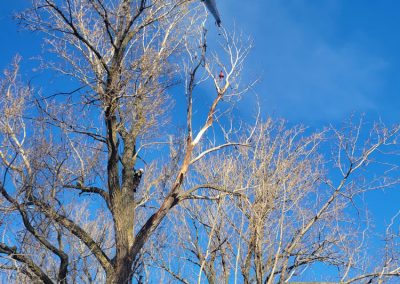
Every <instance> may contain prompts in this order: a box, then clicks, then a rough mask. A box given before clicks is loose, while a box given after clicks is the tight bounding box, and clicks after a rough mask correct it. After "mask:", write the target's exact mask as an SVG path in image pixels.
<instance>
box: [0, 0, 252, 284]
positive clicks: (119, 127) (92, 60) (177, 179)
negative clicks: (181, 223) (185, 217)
mask: <svg viewBox="0 0 400 284" xmlns="http://www.w3.org/2000/svg"><path fill="white" fill-rule="evenodd" d="M189 4H190V3H189V1H186V0H168V1H165V0H163V1H161V0H160V1H157V0H156V1H145V0H141V1H127V0H121V1H99V0H67V1H53V0H37V1H36V0H35V1H33V7H32V9H30V10H28V11H26V12H24V13H22V14H21V15H20V20H21V23H22V24H23V25H24V26H25V27H26V28H27V29H30V30H33V31H41V32H43V33H44V34H45V37H46V46H47V47H48V50H50V51H51V52H53V53H54V54H55V55H56V56H57V59H55V60H44V61H43V65H44V67H46V68H51V69H52V70H56V71H58V72H60V73H61V74H63V75H67V76H70V77H72V78H73V79H74V81H73V83H72V85H73V86H76V88H75V89H74V90H73V91H70V92H62V93H59V94H55V95H39V94H37V93H35V92H34V91H33V90H31V89H29V88H25V87H23V86H21V85H19V83H18V78H17V77H18V75H17V74H18V72H17V69H18V64H17V63H16V64H15V66H14V69H13V70H12V71H10V73H7V74H6V78H5V79H4V80H3V82H2V103H1V108H2V112H3V113H4V117H3V119H2V121H1V127H0V130H1V134H0V135H1V138H2V141H3V143H2V145H1V148H0V154H1V159H2V174H3V181H2V183H1V187H0V189H1V193H2V195H3V198H4V202H5V205H4V209H3V213H4V214H3V215H4V219H5V221H4V222H3V226H4V230H5V231H4V232H5V236H6V239H4V241H3V242H2V243H1V253H2V255H3V256H4V258H3V259H4V266H3V267H4V269H8V268H9V269H10V271H16V272H17V273H16V274H15V273H12V274H11V276H10V277H17V278H16V279H18V280H17V281H31V280H34V281H41V282H45V283H53V282H61V283H66V282H69V281H72V282H80V281H83V282H89V283H90V282H99V281H100V282H102V281H105V282H107V283H128V282H131V281H132V279H133V277H137V279H138V281H139V282H142V281H143V276H142V275H140V273H141V271H143V269H144V268H143V265H144V264H143V263H144V262H143V261H144V260H143V259H142V257H143V256H144V255H145V252H146V250H145V248H144V246H145V244H146V243H148V241H149V239H150V237H151V236H152V235H153V234H154V232H155V230H156V229H157V227H158V226H159V225H160V223H161V222H162V220H163V219H164V218H165V216H166V215H167V214H168V213H169V212H170V211H171V209H172V208H173V207H174V206H176V205H177V204H178V203H180V202H181V200H183V199H185V198H186V193H185V192H184V191H183V188H182V184H183V183H184V181H185V178H186V176H187V175H188V172H189V170H190V166H191V164H193V163H195V162H197V161H199V160H201V159H202V158H203V157H204V156H206V155H207V154H209V153H212V152H214V151H216V150H218V149H219V148H223V147H228V146H230V145H232V143H228V142H227V143H223V144H222V145H220V146H217V147H214V148H208V149H202V150H201V151H200V150H199V144H200V141H201V140H202V138H203V137H204V136H205V134H206V132H207V131H208V130H209V128H211V127H212V125H213V122H214V118H215V116H218V115H220V114H218V105H219V104H220V102H221V101H222V99H223V98H224V97H226V99H229V97H233V96H238V95H240V94H239V93H236V92H235V89H236V87H235V86H233V85H232V83H233V82H235V80H236V79H237V78H238V74H239V72H240V70H241V68H242V64H243V61H244V57H245V56H246V54H247V52H248V50H249V48H250V47H241V46H239V45H238V41H235V40H233V41H232V42H230V45H228V46H224V47H223V48H224V49H225V51H226V52H227V55H228V57H227V61H226V62H222V61H219V60H218V58H219V57H216V55H214V56H212V57H210V58H214V59H215V60H216V61H211V59H210V60H209V59H208V58H209V55H208V54H209V52H208V51H207V43H206V30H205V29H204V28H203V21H204V16H203V15H204V13H203V12H202V11H204V8H203V6H202V5H201V4H200V3H197V5H193V4H192V5H191V6H189ZM200 9H202V10H200ZM224 38H226V39H228V35H227V34H225V37H224ZM184 54H186V55H184ZM179 58H186V59H184V60H183V62H182V60H181V59H179ZM210 61H211V62H210ZM186 63H187V64H186ZM182 64H183V65H182ZM214 65H215V66H214ZM182 66H183V67H182ZM216 66H218V67H216ZM215 68H218V69H221V70H223V71H221V72H225V76H224V78H221V77H218V76H217V74H216V73H215V72H216V69H215ZM181 70H184V71H185V72H186V74H187V78H188V79H187V82H186V84H185V86H186V87H185V88H186V91H185V93H186V107H185V108H186V109H187V112H186V129H185V131H184V133H183V134H182V135H181V134H179V133H177V132H176V129H171V127H169V128H168V129H165V127H166V126H168V124H167V122H168V119H169V111H170V109H171V108H170V107H171V105H172V98H171V96H170V95H169V94H168V90H169V88H170V87H171V86H173V85H175V84H176V82H178V81H179V78H180V76H182V75H183V76H185V73H183V72H182V71H181ZM201 72H202V73H203V74H200V73H201ZM218 72H219V70H218ZM199 78H202V79H199ZM199 80H207V81H210V82H211V83H212V84H213V85H214V90H213V91H211V92H212V93H214V94H215V95H212V96H211V98H212V97H214V98H212V99H211V104H210V105H209V106H208V111H207V113H206V117H205V120H204V122H203V123H202V124H201V125H200V127H198V125H196V127H194V126H193V120H194V117H193V116H194V115H193V104H194V102H193V96H194V90H195V87H196V85H197V83H198V81H199ZM231 85H232V88H231ZM183 98H184V97H183ZM196 109H197V108H196ZM168 131H170V132H168ZM176 134H179V135H178V136H176V137H175V138H174V136H175V135H176ZM167 137H170V139H169V140H168V139H165V138H167ZM168 145H170V147H169V149H170V151H171V152H170V158H171V159H169V158H168V154H167V155H164V154H159V152H160V151H161V152H165V153H168ZM176 145H179V146H178V148H179V149H175V147H176ZM156 155H159V156H156ZM143 168H144V169H143ZM11 216H18V218H17V220H14V219H12V220H11ZM28 279H30V280H28Z"/></svg>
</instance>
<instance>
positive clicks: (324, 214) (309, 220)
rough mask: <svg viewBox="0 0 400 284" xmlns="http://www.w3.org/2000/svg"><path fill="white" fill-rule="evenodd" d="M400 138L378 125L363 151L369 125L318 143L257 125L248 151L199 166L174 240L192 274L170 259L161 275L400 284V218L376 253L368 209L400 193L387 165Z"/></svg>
mask: <svg viewBox="0 0 400 284" xmlns="http://www.w3.org/2000/svg"><path fill="white" fill-rule="evenodd" d="M399 130H400V128H399V127H394V128H392V129H387V128H385V127H384V126H383V125H379V124H377V125H374V127H373V128H372V130H371V133H370V136H369V137H368V138H366V140H362V141H360V140H361V139H360V133H361V132H362V130H361V124H360V125H351V126H348V127H347V128H345V129H342V130H340V131H339V130H335V129H333V128H332V129H326V130H324V131H322V132H317V133H315V134H311V135H310V134H305V131H306V129H305V128H304V127H292V128H287V127H286V126H285V125H284V123H282V122H273V121H272V120H269V121H267V122H266V123H260V124H258V126H256V127H253V128H251V129H250V131H249V133H248V134H247V135H244V137H243V138H241V139H240V138H239V139H238V141H241V142H242V143H243V144H245V145H247V147H240V148H239V149H238V151H237V152H232V151H231V150H229V149H228V150H227V151H220V152H219V153H218V154H216V155H212V156H209V157H208V158H207V159H204V160H202V161H201V162H199V163H198V164H197V165H196V169H195V171H196V178H195V183H193V184H188V185H187V186H188V189H187V192H196V193H197V194H192V195H190V196H188V200H187V201H185V202H184V203H183V204H182V206H181V207H180V208H179V209H177V214H176V217H175V219H174V221H173V222H172V223H171V227H174V226H175V228H176V231H175V233H174V234H171V236H172V237H171V238H173V239H174V240H175V239H176V237H175V236H176V235H178V236H179V242H178V243H177V242H176V241H171V242H170V245H171V251H172V248H173V253H175V254H176V255H175V258H174V261H177V260H176V259H178V257H179V256H180V258H181V262H182V263H181V265H180V266H181V267H185V269H186V270H185V271H181V270H178V269H177V267H179V266H176V265H172V264H171V262H170V258H169V256H170V253H168V254H167V255H166V256H165V258H164V259H161V260H160V259H158V260H155V261H154V262H155V263H157V264H156V266H157V267H159V268H161V269H164V270H166V271H167V272H168V273H170V274H171V277H173V278H175V279H177V280H179V281H180V282H182V283H195V282H198V283H201V277H202V275H201V274H203V276H204V277H206V278H207V280H208V281H207V282H208V283H233V282H234V283H277V282H279V283H285V282H287V281H289V280H290V279H292V278H293V277H295V276H298V275H301V274H302V272H303V271H305V270H306V269H307V268H308V269H312V268H313V265H314V264H320V265H321V264H324V265H326V267H328V266H332V267H335V268H337V274H336V275H330V276H331V278H330V280H334V281H339V280H340V282H343V283H353V282H358V283H367V282H368V283H373V282H374V281H378V282H383V281H385V282H386V281H388V280H390V279H393V277H399V276H400V263H399V259H398V245H397V244H396V241H398V235H397V233H398V232H397V231H396V230H394V231H393V226H394V224H396V220H397V218H398V216H397V215H398V214H397V215H396V216H394V217H393V219H392V220H391V223H390V224H389V226H388V228H387V232H386V234H385V236H380V239H381V240H382V241H384V243H385V245H384V246H382V247H381V248H382V251H381V252H378V251H377V249H376V248H375V249H374V253H371V252H370V250H372V248H370V247H369V245H371V243H369V242H368V237H369V236H372V235H373V234H374V230H373V229H372V228H370V223H371V222H372V220H371V218H370V217H369V216H368V214H367V213H364V212H365V208H363V207H362V203H361V202H360V197H362V196H363V195H364V194H367V193H368V192H369V191H373V190H379V189H382V188H387V187H391V186H393V185H397V184H398V182H399V179H398V166H397V165H396V164H391V163H388V160H390V158H389V157H388V156H386V155H389V156H390V155H392V154H395V153H396V152H397V151H398V150H396V138H397V137H398V133H399ZM328 146H331V150H332V151H331V152H330V151H327V150H326V149H329V148H328ZM327 153H328V154H327ZM330 153H332V154H333V156H331V154H330ZM332 157H333V158H332ZM385 161H386V162H385ZM382 162H383V163H384V166H383V165H382V164H380V163H382ZM374 164H375V165H377V164H380V165H379V166H378V167H375V166H374ZM382 166H383V168H382ZM369 168H372V170H369ZM379 173H381V175H380V174H379ZM370 175H371V176H370ZM199 200H202V202H199ZM357 216H358V217H357ZM396 232H397V233H396ZM177 245H178V248H177ZM174 268H175V269H174ZM326 277H328V275H327V276H326Z"/></svg>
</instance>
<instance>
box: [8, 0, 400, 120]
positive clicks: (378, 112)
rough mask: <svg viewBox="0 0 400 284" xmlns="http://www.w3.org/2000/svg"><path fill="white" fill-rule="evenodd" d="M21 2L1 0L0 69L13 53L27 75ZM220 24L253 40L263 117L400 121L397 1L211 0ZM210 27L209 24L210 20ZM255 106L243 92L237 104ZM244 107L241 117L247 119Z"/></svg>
mask: <svg viewBox="0 0 400 284" xmlns="http://www.w3.org/2000/svg"><path fill="white" fill-rule="evenodd" d="M29 2H30V1H27V0H3V1H2V7H1V8H2V9H1V10H0V24H1V26H2V29H1V30H0V40H1V42H2V44H1V45H0V54H1V56H0V69H4V68H5V66H7V65H8V64H9V62H10V61H11V59H12V57H13V56H14V54H15V53H17V52H18V53H19V54H21V55H22V56H23V58H24V63H23V64H24V65H23V67H24V66H25V67H26V68H25V69H23V72H24V71H25V75H26V76H28V77H29V74H30V73H31V72H30V71H31V69H32V68H34V66H35V64H36V63H37V62H30V61H29V60H28V59H29V58H31V57H33V56H35V55H37V54H39V53H40V50H41V41H40V38H39V37H38V36H37V34H31V33H28V32H24V31H19V28H18V27H17V23H16V22H15V21H14V20H12V13H13V12H15V11H18V10H20V9H21V8H22V7H24V6H26V5H29ZM217 3H218V6H219V9H220V13H221V16H222V19H223V23H224V26H225V27H226V28H227V29H230V28H232V26H233V25H235V26H236V28H237V29H239V30H241V31H243V32H245V33H246V34H249V35H250V36H251V37H252V38H253V39H254V43H255V48H254V50H253V51H252V53H251V55H250V57H249V59H248V61H247V70H246V72H245V73H244V74H245V76H247V77H248V80H252V79H253V78H261V80H260V83H259V84H258V85H257V86H256V87H255V92H256V93H257V95H258V97H259V100H260V101H261V106H262V110H263V112H265V113H267V114H272V115H274V116H276V117H284V118H285V119H288V120H289V121H291V122H293V123H299V122H301V123H305V124H308V125H312V126H320V125H324V124H327V123H335V122H339V121H342V120H344V119H346V118H348V117H349V116H350V115H351V114H352V113H354V112H355V113H365V114H367V117H370V119H371V120H374V119H377V118H382V119H383V121H385V122H387V123H388V124H390V123H394V122H398V121H399V120H400V114H399V112H398V109H400V80H399V68H398V66H399V65H400V53H399V52H398V51H399V50H400V37H399V36H398V28H399V27H400V18H399V17H398V11H399V10H400V2H399V1H394V0H392V1H389V0H382V1H372V0H364V1H362V0H351V1H346V0H324V1H321V0H308V1H305V0H285V1H280V0H247V1H246V4H245V5H243V1H234V0H230V1H227V0H219V1H217ZM209 24H210V27H213V25H212V20H210V21H209ZM252 102H254V95H253V94H249V96H248V97H247V98H246V100H244V101H243V104H246V103H249V104H251V105H253V104H252ZM245 109H251V108H247V107H245V108H243V110H242V112H244V114H246V111H245Z"/></svg>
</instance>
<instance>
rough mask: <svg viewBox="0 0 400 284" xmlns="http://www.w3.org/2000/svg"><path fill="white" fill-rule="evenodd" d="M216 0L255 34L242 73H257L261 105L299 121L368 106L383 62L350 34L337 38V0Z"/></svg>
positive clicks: (370, 108) (374, 101)
mask: <svg viewBox="0 0 400 284" xmlns="http://www.w3.org/2000/svg"><path fill="white" fill-rule="evenodd" d="M220 2H221V4H222V8H221V10H222V14H223V18H224V17H225V18H228V19H232V18H233V17H236V18H237V20H236V22H237V23H240V24H242V23H244V24H243V29H244V30H248V31H250V33H251V34H252V35H253V37H254V38H255V44H256V48H255V50H254V52H253V53H252V56H251V58H250V60H249V64H248V74H251V75H250V76H255V75H254V74H255V73H259V74H262V81H261V83H260V85H259V86H258V88H257V92H258V93H259V95H260V97H261V98H262V102H263V108H264V110H266V111H268V112H272V113H276V114H277V115H280V116H284V117H287V118H289V119H293V120H302V121H304V120H305V121H315V120H333V119H342V118H344V117H345V116H348V115H349V114H350V113H351V112H353V111H357V112H368V111H374V109H375V108H376V106H377V104H378V99H379V96H378V94H379V93H380V89H381V87H382V85H383V84H384V79H383V73H384V72H383V71H384V70H385V68H386V67H387V65H388V63H387V62H385V60H384V59H382V58H379V57H378V56H376V55H374V54H371V53H370V52H369V50H368V47H367V46H363V45H362V44H361V43H359V42H357V40H356V39H352V38H340V36H341V35H340V34H339V33H338V32H337V27H336V25H337V22H336V17H337V15H338V14H339V13H340V9H341V7H340V5H339V4H337V3H338V1H322V2H324V4H318V5H319V6H318V5H317V7H315V6H312V7H310V5H311V4H310V3H309V2H308V1H278V0H268V1H265V0H248V1H247V2H246V3H247V4H246V5H243V4H242V3H243V2H242V1H229V4H228V3H225V2H223V1H220ZM239 2H240V3H239ZM310 10H311V11H310ZM224 12H225V15H224ZM301 13H303V14H301ZM307 16H310V17H312V18H311V19H307ZM227 21H229V20H227ZM228 24H229V23H228ZM332 39H333V40H332Z"/></svg>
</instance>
